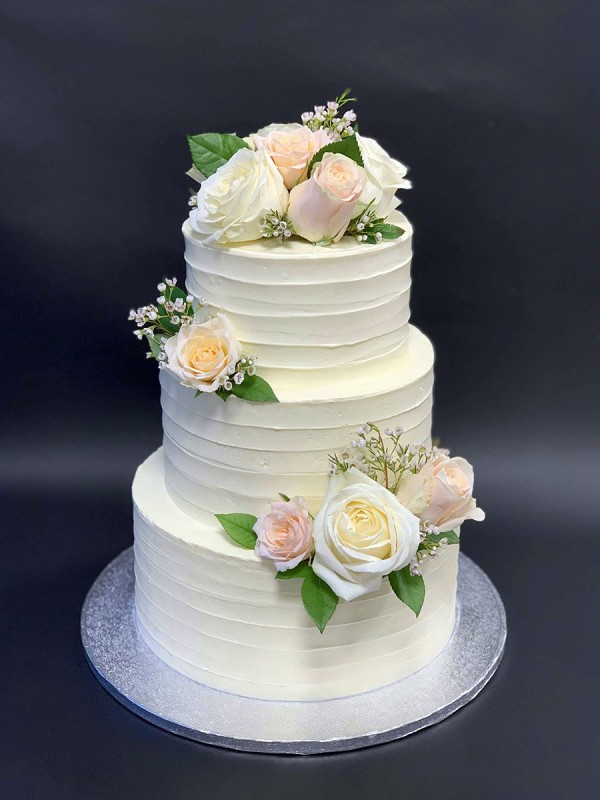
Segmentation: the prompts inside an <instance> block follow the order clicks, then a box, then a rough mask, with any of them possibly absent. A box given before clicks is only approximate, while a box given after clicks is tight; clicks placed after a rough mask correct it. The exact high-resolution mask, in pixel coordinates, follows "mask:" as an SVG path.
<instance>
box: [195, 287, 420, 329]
mask: <svg viewBox="0 0 600 800" xmlns="http://www.w3.org/2000/svg"><path fill="white" fill-rule="evenodd" d="M409 299H410V288H406V289H404V290H402V291H395V292H391V293H390V294H388V295H386V296H385V297H384V298H377V300H374V301H367V302H365V301H364V300H363V299H362V298H361V301H360V302H359V303H358V304H357V305H355V306H351V307H348V306H346V307H343V308H340V307H337V306H332V305H331V304H330V303H328V302H327V301H325V302H323V304H322V305H315V306H312V307H309V306H308V304H306V303H304V304H302V305H301V306H299V307H297V308H296V307H294V306H289V305H287V304H283V303H278V304H275V303H273V304H266V305H268V309H267V311H268V312H275V313H266V311H265V308H263V307H261V305H260V304H256V303H254V302H253V303H252V305H251V307H248V305H249V304H248V302H246V303H245V306H246V307H245V308H244V309H241V310H240V309H234V308H232V307H231V305H230V304H229V303H228V302H227V300H225V301H224V302H219V304H218V309H216V310H221V311H224V313H226V314H234V315H235V316H236V318H237V319H238V320H243V319H247V320H251V321H253V322H257V321H260V320H267V321H268V322H271V321H273V322H275V323H276V324H277V325H281V324H284V323H285V324H289V323H290V322H292V321H297V320H304V321H305V322H307V323H314V322H319V321H320V320H327V321H328V322H330V323H332V324H333V323H334V322H336V321H337V322H342V323H344V324H345V323H347V322H352V321H356V318H357V317H361V316H362V317H367V318H370V317H371V316H372V315H373V312H377V311H381V310H385V311H389V310H390V309H396V310H398V309H400V308H403V307H405V306H406V307H407V306H408V303H409ZM205 304H206V305H207V306H208V307H211V306H212V303H211V301H210V299H206V296H205ZM271 306H272V307H271Z"/></svg>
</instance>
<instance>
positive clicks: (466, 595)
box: [81, 548, 506, 755]
mask: <svg viewBox="0 0 600 800" xmlns="http://www.w3.org/2000/svg"><path fill="white" fill-rule="evenodd" d="M81 637H82V640H83V646H84V648H85V653H86V656H87V659H88V662H89V664H90V667H91V669H92V671H93V672H94V674H95V675H96V677H97V678H98V680H99V681H100V683H101V684H102V686H104V688H105V689H106V690H107V691H108V692H110V694H112V695H113V697H115V698H116V699H117V700H118V701H119V702H120V703H122V704H123V705H124V706H125V707H126V708H128V709H129V710H130V711H133V712H134V713H135V714H137V715H138V716H140V717H142V718H143V719H146V720H148V721H149V722H151V723H153V724H154V725H157V726H159V727H161V728H164V729H165V730H167V731H170V732H171V733H175V734H177V735H178V736H184V737H186V738H188V739H194V740H196V741H199V742H204V743H207V744H212V745H218V746H220V747H227V748H231V749H234V750H245V751H249V752H255V753H284V754H297V755H308V754H318V753H332V752H341V751H344V750H354V749H357V748H360V747H368V746H369V745H375V744H381V743H383V742H389V741H392V740H393V739H399V738H401V737H403V736H408V735H409V734H411V733H415V732H416V731H418V730H421V729H422V728H425V727H427V726H429V725H435V724H436V723H438V722H441V720H443V719H445V718H446V717H448V716H449V715H450V714H453V713H454V712H455V711H457V710H458V709H459V708H461V707H462V706H464V705H465V704H466V703H468V702H470V701H471V700H472V699H473V698H474V697H475V696H476V695H477V694H478V693H479V692H480V691H481V690H482V689H483V687H484V686H485V685H486V684H487V682H488V681H489V680H490V678H491V677H492V675H493V674H494V672H495V671H496V669H497V667H498V665H499V663H500V660H501V659H502V654H503V652H504V643H505V640H506V616H505V613H504V606H503V605H502V600H501V599H500V596H499V595H498V592H497V591H496V589H495V588H494V586H493V584H492V582H491V581H490V579H489V578H488V577H487V575H486V574H485V573H484V572H483V571H482V570H481V569H480V568H479V567H478V566H477V565H476V564H475V563H474V562H473V561H471V559H469V558H467V557H466V556H465V555H463V554H462V553H461V554H460V556H459V573H458V591H457V620H456V625H455V628H454V632H453V634H452V637H451V639H450V641H449V642H448V644H447V645H446V647H445V649H444V650H443V651H442V652H441V653H440V655H439V656H437V658H435V659H434V660H433V661H432V662H431V663H429V664H428V665H427V666H426V667H424V668H423V669H421V670H419V671H418V672H416V673H414V674H413V675H410V676H409V677H407V678H404V679H403V680H401V681H398V682H397V683H393V684H391V685H390V686H386V687H384V688H382V689H377V690H374V691H371V692H365V693H364V694H359V695H353V696H351V697H344V698H339V699H336V700H321V701H314V702H299V701H292V702H279V701H272V700H257V699H254V698H248V697H240V696H238V695H233V694H228V693H225V692H221V691H217V690H216V689H211V688H210V687H208V686H204V685H203V684H200V683H197V682H196V681H193V680H191V679H190V678H187V677H186V676H185V675H182V674H180V673H179V672H177V671H175V670H174V669H172V668H171V667H169V666H167V664H165V663H164V662H163V661H161V660H160V659H159V658H158V657H157V656H156V655H154V653H153V652H152V651H151V650H150V649H149V647H148V646H147V645H146V644H145V642H144V641H143V640H142V638H141V636H140V634H139V632H138V630H137V625H136V621H135V610H134V569H133V548H129V549H127V550H125V551H124V552H122V553H121V554H120V555H119V556H117V558H115V559H114V561H112V562H111V563H110V564H109V565H108V566H107V567H106V568H105V569H104V570H103V572H102V573H101V574H100V575H99V576H98V578H97V579H96V581H95V582H94V584H93V585H92V587H91V589H90V591H89V593H88V595H87V598H86V600H85V603H84V605H83V610H82V613H81Z"/></svg>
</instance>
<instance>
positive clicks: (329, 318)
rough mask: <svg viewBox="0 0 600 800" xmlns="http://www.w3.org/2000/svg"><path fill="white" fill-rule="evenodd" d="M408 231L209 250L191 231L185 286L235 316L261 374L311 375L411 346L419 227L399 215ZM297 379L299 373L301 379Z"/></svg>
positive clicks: (262, 242) (187, 232) (211, 247)
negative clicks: (366, 238)
mask: <svg viewBox="0 0 600 800" xmlns="http://www.w3.org/2000/svg"><path fill="white" fill-rule="evenodd" d="M391 221H392V222H394V223H395V224H397V225H399V226H400V227H401V228H403V230H404V233H403V235H402V236H401V237H399V238H398V239H395V240H393V241H387V242H381V243H380V244H377V245H368V244H363V243H358V242H356V241H355V240H354V239H353V238H350V237H347V238H344V239H342V240H341V241H340V242H339V243H337V244H336V245H335V246H331V247H317V246H315V245H313V244H310V243H309V242H304V241H300V240H292V241H287V242H286V243H285V245H282V244H281V243H280V242H278V241H276V240H273V239H263V240H259V241H256V242H250V243H245V244H237V245H236V244H233V245H227V246H223V245H218V244H206V243H205V242H204V241H203V239H204V237H203V236H201V235H200V234H197V233H195V232H194V231H193V230H192V229H191V227H190V224H189V222H187V221H186V222H185V223H184V225H183V234H184V237H185V260H186V263H187V288H188V291H189V292H190V293H191V294H193V295H195V296H196V297H198V298H203V301H204V303H205V304H206V305H207V306H209V307H211V309H214V310H215V311H222V312H223V313H225V314H226V315H227V317H228V318H229V320H230V322H231V324H232V325H233V328H234V330H235V331H236V334H237V336H238V338H239V339H240V341H241V342H243V344H244V346H245V349H246V351H247V352H248V353H250V354H253V355H255V356H256V357H257V359H258V364H259V369H260V373H261V375H263V376H264V377H265V378H267V379H273V380H274V381H275V382H276V383H277V382H278V381H277V379H278V378H281V377H282V372H281V371H282V370H297V371H302V372H301V374H305V375H306V378H307V379H309V378H310V374H312V375H313V376H315V375H319V376H323V375H324V373H323V372H322V370H336V369H341V370H344V369H346V368H348V367H353V366H356V365H361V366H365V365H366V364H365V362H370V361H374V360H376V359H380V358H383V357H385V356H388V355H390V354H391V353H394V352H396V351H399V350H400V348H402V346H403V345H404V343H405V342H406V339H407V336H408V329H409V326H408V321H409V314H410V311H409V300H410V262H411V255H412V226H411V225H410V223H409V222H408V220H407V219H406V217H405V216H404V215H403V214H401V213H399V212H395V213H394V214H393V215H392V217H391ZM296 377H299V376H296Z"/></svg>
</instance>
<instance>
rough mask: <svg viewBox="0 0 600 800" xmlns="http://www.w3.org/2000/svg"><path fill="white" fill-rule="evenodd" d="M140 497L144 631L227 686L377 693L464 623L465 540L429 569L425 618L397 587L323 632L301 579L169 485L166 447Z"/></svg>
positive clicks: (212, 682) (343, 614) (320, 694)
mask: <svg viewBox="0 0 600 800" xmlns="http://www.w3.org/2000/svg"><path fill="white" fill-rule="evenodd" d="M133 498H134V503H135V516H134V520H135V559H136V566H135V571H136V609H137V620H138V626H139V629H140V632H141V634H142V636H143V638H144V639H145V641H146V642H147V643H148V645H149V646H150V647H151V648H152V650H154V652H155V653H157V655H159V656H160V658H162V659H163V660H164V661H166V662H167V663H168V664H170V665H171V666H172V667H174V668H175V669H177V670H179V671H180V672H183V673H184V674H186V675H188V676H190V677H191V678H193V679H195V680H198V681H200V682H202V683H205V684H207V685H209V686H212V687H214V688H217V689H221V690H224V691H227V692H233V693H236V694H241V695H246V696H249V697H260V698H264V699H270V700H318V699H325V698H332V697H341V696H344V695H349V694H356V693H359V692H364V691H368V690H370V689H374V688H377V687H380V686H384V685H386V684H389V683H392V682H393V681H396V680H399V679H400V678H403V677H405V676H406V675H408V674H410V673H412V672H415V671H416V670H418V669H420V668H421V667H423V666H424V665H425V664H427V663H428V662H429V661H431V659H432V658H434V657H435V656H436V655H437V654H438V653H439V652H440V651H441V650H442V649H443V647H444V646H445V644H446V642H447V641H448V639H449V637H450V634H451V632H452V628H453V625H454V615H455V591H456V573H457V555H458V548H457V547H448V548H447V549H446V550H445V551H443V552H442V553H441V555H440V556H439V557H438V558H437V559H429V560H428V562H427V563H426V566H425V568H424V578H425V584H426V587H427V593H426V598H425V604H424V606H423V609H422V611H421V614H420V616H419V617H418V619H415V616H414V614H413V612H412V611H410V609H409V608H408V607H407V606H405V605H404V604H403V603H401V602H400V601H399V600H398V599H397V598H396V596H395V595H394V594H393V592H392V591H391V589H390V587H389V584H388V583H387V581H386V582H385V584H384V586H383V587H382V589H381V590H379V591H378V592H375V593H373V594H370V595H367V596H365V597H363V598H360V599H358V600H354V601H353V602H351V603H344V602H340V604H339V606H338V608H337V609H336V611H335V614H334V615H333V617H332V619H331V620H330V622H329V624H328V626H327V628H326V629H325V632H324V633H323V634H320V633H319V631H318V630H317V629H316V628H315V626H314V625H313V623H312V621H311V620H310V619H309V617H308V616H307V614H306V611H305V610H304V608H303V605H302V601H301V599H300V583H299V581H294V580H291V581H276V580H274V570H273V567H272V565H271V563H270V562H266V561H264V560H262V559H260V558H259V557H258V556H257V555H256V554H255V553H254V551H252V550H244V549H243V548H241V547H239V546H237V545H236V544H235V543H233V542H232V541H231V540H229V539H228V538H227V537H226V536H225V535H224V534H223V531H222V530H221V529H220V528H219V525H218V523H217V522H216V520H213V521H212V523H210V524H208V523H206V524H204V523H200V522H198V521H197V520H195V519H194V518H192V517H190V516H189V515H188V514H186V513H184V512H183V511H182V510H181V509H180V508H179V507H178V506H177V505H176V504H175V503H173V501H172V499H171V498H170V497H169V495H168V494H167V492H166V490H165V482H164V474H163V456H162V452H161V451H158V452H156V453H154V454H153V455H152V456H151V457H150V458H149V459H148V460H147V461H146V462H145V463H144V464H142V466H141V467H140V468H139V470H138V472H137V474H136V478H135V481H134V484H133Z"/></svg>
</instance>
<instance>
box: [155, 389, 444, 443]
mask: <svg viewBox="0 0 600 800" xmlns="http://www.w3.org/2000/svg"><path fill="white" fill-rule="evenodd" d="M163 399H167V396H166V394H165V395H163ZM168 399H169V400H170V401H171V402H170V403H167V402H165V403H164V405H163V417H164V418H166V419H167V421H168V423H171V424H173V425H174V426H176V427H177V429H178V430H180V431H183V432H184V433H188V434H190V435H191V436H194V437H195V438H198V439H201V440H202V441H203V442H211V443H214V444H219V445H222V446H232V447H240V448H243V449H247V450H262V449H268V450H270V449H271V448H272V445H271V444H270V443H269V447H268V448H266V447H265V448H263V447H262V445H263V444H266V442H264V441H263V439H262V437H263V436H265V435H267V436H269V437H270V436H271V435H272V436H273V438H274V439H276V440H279V441H280V442H281V447H280V448H278V449H274V450H273V452H283V451H285V450H287V449H289V447H290V443H289V440H288V439H289V437H293V438H294V440H296V439H297V438H298V434H302V440H303V441H305V442H308V443H310V444H311V445H312V444H313V443H316V441H318V442H319V445H320V446H319V448H313V447H312V446H311V447H310V448H308V449H309V450H310V451H311V452H315V451H316V450H319V449H322V450H328V449H329V448H330V447H339V443H340V429H344V430H346V431H347V432H350V431H352V432H353V431H354V428H352V427H351V426H349V425H348V424H347V423H340V424H338V425H331V426H328V427H326V428H284V427H281V426H278V427H273V426H271V425H266V426H258V425H250V426H249V425H246V424H245V423H244V422H239V423H238V422H233V423H230V422H228V421H227V420H226V419H214V418H212V417H208V416H203V415H200V414H198V415H197V414H195V412H194V411H193V410H192V409H189V408H183V407H182V406H181V405H177V403H176V402H175V401H173V398H171V397H168ZM194 399H195V400H200V398H194ZM432 405H433V397H432V393H431V391H429V392H428V393H427V394H426V395H425V396H424V397H423V399H422V400H421V402H419V403H417V404H416V405H414V406H411V407H410V408H407V409H405V410H404V411H401V412H398V413H396V414H394V416H393V417H390V418H389V419H385V420H380V427H381V425H383V427H384V428H385V427H388V425H387V423H390V427H394V424H393V423H394V422H395V421H396V420H397V419H398V416H399V414H401V415H402V416H403V417H404V418H406V417H409V418H410V420H411V422H410V423H409V422H407V420H406V419H404V425H403V426H402V427H403V428H404V429H405V433H406V434H408V433H409V431H410V430H412V429H413V428H415V427H416V426H417V425H419V424H420V423H421V422H423V421H424V420H425V419H426V418H427V417H428V415H429V414H430V413H431V409H432ZM169 410H170V411H171V413H169ZM182 411H184V412H186V413H184V414H182V413H181V412H182ZM175 416H177V419H175ZM413 419H415V420H416V421H415V422H414V423H413V422H412V420H413ZM407 426H408V427H407ZM248 427H251V428H252V429H254V430H257V435H258V436H259V437H260V438H258V439H257V440H256V445H255V446H254V447H251V446H250V445H249V444H248V441H247V439H245V438H244V437H245V436H246V433H247V429H248ZM211 431H212V432H213V433H212V436H209V435H208V434H210V432H211ZM327 433H331V434H333V435H334V438H335V441H334V443H333V444H332V445H329V444H327V443H326V442H327V441H329V440H326V441H325V442H324V441H323V439H322V438H321V437H323V436H325V434H327ZM223 436H224V437H226V439H225V440H224V439H223V438H222V437H223ZM229 436H231V439H230V438H229ZM172 438H173V437H172ZM352 438H355V437H354V436H353V437H352Z"/></svg>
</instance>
